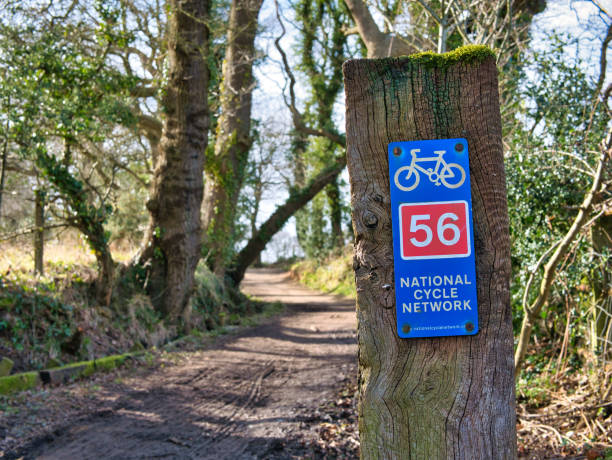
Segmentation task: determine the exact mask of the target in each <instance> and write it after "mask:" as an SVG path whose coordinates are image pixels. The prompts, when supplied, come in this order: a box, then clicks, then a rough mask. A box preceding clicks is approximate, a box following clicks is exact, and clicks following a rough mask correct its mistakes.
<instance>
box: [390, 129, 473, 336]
mask: <svg viewBox="0 0 612 460" xmlns="http://www.w3.org/2000/svg"><path fill="white" fill-rule="evenodd" d="M389 182H390V188H391V221H392V224H393V258H394V268H395V308H396V311H397V331H398V334H399V336H400V337H403V338H411V337H440V336H450V335H473V334H476V333H477V332H478V306H477V303H476V302H477V300H476V264H475V260H474V231H473V225H472V195H471V192H470V167H469V159H468V144H467V140H465V139H462V138H461V139H438V140H431V141H411V142H392V143H390V144H389Z"/></svg>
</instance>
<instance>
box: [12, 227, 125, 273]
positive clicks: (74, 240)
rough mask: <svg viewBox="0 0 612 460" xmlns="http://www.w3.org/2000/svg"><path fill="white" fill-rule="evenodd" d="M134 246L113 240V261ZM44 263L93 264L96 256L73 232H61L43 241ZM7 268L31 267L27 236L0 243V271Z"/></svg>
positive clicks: (20, 268)
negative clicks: (57, 235)
mask: <svg viewBox="0 0 612 460" xmlns="http://www.w3.org/2000/svg"><path fill="white" fill-rule="evenodd" d="M136 250H137V247H135V246H133V245H131V244H129V243H122V242H113V243H112V244H111V251H112V255H113V259H114V261H115V262H127V261H129V260H130V258H131V257H132V256H133V255H134V253H135V252H136ZM44 263H45V266H47V265H48V264H76V265H85V266H91V267H95V265H96V257H95V255H94V254H93V252H92V251H91V250H90V249H89V246H88V245H87V243H86V242H85V241H84V240H83V239H82V238H80V237H79V234H78V233H76V232H71V233H68V232H63V233H62V235H60V236H59V237H52V238H49V239H47V241H45V249H44ZM9 268H11V269H13V270H19V271H23V272H28V271H34V245H33V243H32V240H31V239H25V238H21V239H19V240H13V241H10V242H5V243H1V244H0V273H3V272H6V271H7V270H8V269H9Z"/></svg>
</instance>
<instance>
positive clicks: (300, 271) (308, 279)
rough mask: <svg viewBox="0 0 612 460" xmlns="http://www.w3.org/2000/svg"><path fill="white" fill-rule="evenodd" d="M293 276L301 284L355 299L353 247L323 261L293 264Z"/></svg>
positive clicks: (309, 260) (305, 261) (312, 260)
mask: <svg viewBox="0 0 612 460" xmlns="http://www.w3.org/2000/svg"><path fill="white" fill-rule="evenodd" d="M291 275H292V277H293V278H295V279H297V280H298V281H299V282H300V283H302V284H304V285H305V286H308V287H309V288H311V289H316V290H318V291H323V292H329V293H333V294H339V295H343V296H346V297H351V298H355V297H356V291H355V276H354V273H353V247H352V246H350V245H349V246H347V247H345V248H344V250H343V251H342V253H340V254H333V255H330V256H328V257H326V258H325V259H322V260H314V259H307V260H303V261H300V262H297V263H295V264H293V266H292V267H291Z"/></svg>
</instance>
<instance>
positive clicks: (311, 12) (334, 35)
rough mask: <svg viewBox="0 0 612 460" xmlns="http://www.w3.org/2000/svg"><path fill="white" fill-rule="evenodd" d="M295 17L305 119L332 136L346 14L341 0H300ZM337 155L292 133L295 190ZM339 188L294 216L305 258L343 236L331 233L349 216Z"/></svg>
mask: <svg viewBox="0 0 612 460" xmlns="http://www.w3.org/2000/svg"><path fill="white" fill-rule="evenodd" d="M296 16H297V19H298V21H299V22H300V25H301V32H302V33H301V35H300V42H299V45H298V53H299V56H300V65H299V67H298V68H299V69H300V70H301V71H302V72H303V73H304V75H305V76H306V78H307V82H308V85H309V88H310V98H309V99H308V100H307V102H306V109H305V120H306V121H307V122H308V124H309V125H311V126H313V127H316V128H318V129H322V130H326V131H329V132H334V133H335V132H337V129H336V126H335V123H334V119H333V113H334V104H335V102H336V100H337V98H338V94H339V92H340V90H341V89H342V64H343V62H344V61H345V60H346V57H347V54H348V48H349V42H348V38H347V36H346V34H345V32H344V30H343V27H344V24H346V23H347V21H348V20H349V18H350V15H349V13H348V11H347V9H346V6H345V4H344V3H343V2H336V1H330V0H317V1H316V2H314V3H313V2H309V1H301V2H300V3H299V4H298V6H297V10H296ZM338 154H343V152H341V151H340V149H339V147H338V145H336V144H334V143H333V142H331V141H330V140H328V139H323V138H313V139H309V140H307V139H306V138H304V137H303V136H302V135H301V134H299V133H294V135H293V145H292V149H291V152H290V153H289V157H290V162H291V163H292V164H293V167H294V179H295V187H296V188H299V187H302V186H304V185H305V184H306V183H307V180H308V178H309V177H313V176H314V175H315V174H317V173H319V172H321V171H322V170H323V169H324V168H326V167H328V165H329V164H330V163H331V162H333V161H334V158H335V156H336V155H338ZM341 185H344V184H340V183H338V182H336V183H335V184H331V185H330V186H328V187H327V188H326V189H325V190H324V191H323V192H322V193H319V194H318V195H317V196H316V197H315V198H314V199H313V200H312V201H311V202H310V203H308V204H307V205H306V206H304V207H303V208H302V209H301V210H300V211H298V212H297V213H296V214H295V218H296V225H297V234H298V241H299V243H300V246H301V247H302V249H303V250H304V252H305V254H306V255H307V257H311V258H312V257H323V256H325V255H327V254H329V253H330V251H332V250H333V249H334V248H337V246H338V244H342V241H340V240H342V238H341V235H334V226H335V227H336V232H337V231H338V230H340V231H341V226H342V220H343V219H342V216H343V213H344V214H346V213H347V209H346V206H344V205H343V203H342V200H341V197H340V194H339V193H338V190H339V187H340V186H341ZM338 227H340V228H339V229H338Z"/></svg>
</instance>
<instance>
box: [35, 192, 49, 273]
mask: <svg viewBox="0 0 612 460" xmlns="http://www.w3.org/2000/svg"><path fill="white" fill-rule="evenodd" d="M45 195H46V194H45V191H44V190H40V189H38V190H35V191H34V273H36V274H37V275H40V276H43V275H44V274H45V273H44V272H45V269H44V257H43V254H44V249H45Z"/></svg>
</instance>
